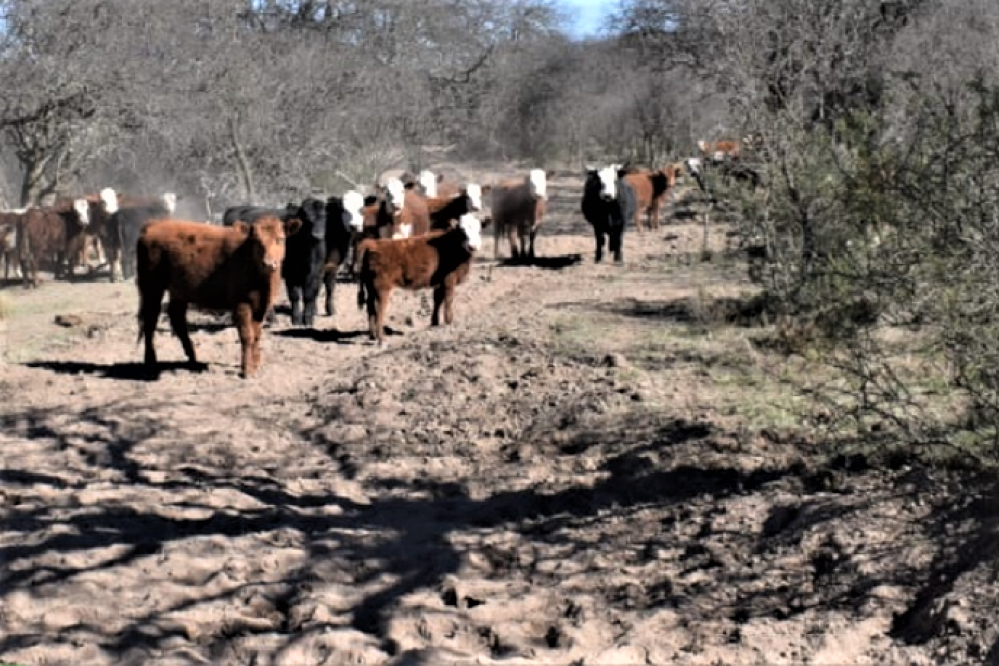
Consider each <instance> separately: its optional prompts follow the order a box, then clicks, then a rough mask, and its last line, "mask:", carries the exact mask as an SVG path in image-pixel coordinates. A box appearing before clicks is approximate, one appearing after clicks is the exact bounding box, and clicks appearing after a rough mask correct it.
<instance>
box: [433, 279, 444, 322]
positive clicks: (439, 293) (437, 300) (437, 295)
mask: <svg viewBox="0 0 999 666" xmlns="http://www.w3.org/2000/svg"><path fill="white" fill-rule="evenodd" d="M446 299H447V287H446V286H445V285H443V284H439V285H437V286H436V287H434V312H433V314H432V315H430V325H431V326H440V323H441V306H442V305H444V301H445V300H446ZM444 318H445V319H447V312H446V311H445V313H444Z"/></svg>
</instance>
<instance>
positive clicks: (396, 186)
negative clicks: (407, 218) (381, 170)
mask: <svg viewBox="0 0 999 666" xmlns="http://www.w3.org/2000/svg"><path fill="white" fill-rule="evenodd" d="M405 201H406V186H405V185H403V184H402V181H401V180H399V179H398V178H392V179H390V180H389V182H388V183H386V184H385V209H386V210H387V211H388V212H389V213H391V214H392V215H398V214H399V213H401V212H402V206H403V204H404V203H405Z"/></svg>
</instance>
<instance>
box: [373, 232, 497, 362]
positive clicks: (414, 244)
mask: <svg viewBox="0 0 999 666" xmlns="http://www.w3.org/2000/svg"><path fill="white" fill-rule="evenodd" d="M481 229H482V225H481V222H480V221H479V218H478V217H476V216H475V215H473V214H471V213H467V214H465V215H463V216H462V217H461V219H460V220H459V221H458V224H457V226H455V227H453V228H451V229H448V230H446V231H432V232H430V233H427V234H424V235H422V236H415V237H413V238H401V239H366V240H364V241H362V242H361V243H360V245H359V246H358V248H357V251H358V255H359V258H360V259H359V263H360V274H359V277H358V287H357V307H358V309H361V308H364V307H365V305H366V306H367V311H368V333H369V335H370V337H371V339H372V340H375V341H376V342H377V343H378V344H379V345H381V344H382V343H383V341H384V333H385V330H384V328H385V327H384V322H385V316H386V314H387V313H388V306H389V302H390V299H391V296H392V291H393V290H394V289H395V288H397V287H400V288H403V289H408V290H412V291H415V290H421V289H433V290H434V309H433V314H432V315H431V318H430V325H431V326H438V325H440V310H441V306H442V305H443V306H444V323H445V324H448V325H450V324H452V323H453V322H454V295H455V288H456V287H457V285H459V284H461V283H462V282H464V281H465V280H466V279H467V278H468V273H469V271H470V270H471V264H472V257H473V256H474V255H475V252H476V251H477V250H478V249H479V247H480V246H481V244H482V234H481Z"/></svg>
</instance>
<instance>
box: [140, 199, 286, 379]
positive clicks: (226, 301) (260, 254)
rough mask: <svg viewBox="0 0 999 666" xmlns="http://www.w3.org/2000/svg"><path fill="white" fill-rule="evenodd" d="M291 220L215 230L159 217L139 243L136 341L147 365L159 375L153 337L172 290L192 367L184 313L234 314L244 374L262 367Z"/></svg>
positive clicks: (176, 326) (170, 310) (172, 312)
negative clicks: (266, 323)
mask: <svg viewBox="0 0 999 666" xmlns="http://www.w3.org/2000/svg"><path fill="white" fill-rule="evenodd" d="M301 224H302V223H301V222H300V221H299V220H297V219H291V220H289V221H288V222H287V223H283V222H282V221H281V220H280V219H278V218H277V217H265V218H261V219H260V220H258V221H257V222H255V223H254V224H252V225H248V224H246V223H245V222H236V223H235V224H234V225H233V226H231V227H217V226H213V225H209V224H204V223H202V222H189V221H186V220H171V219H154V220H150V222H149V223H148V224H147V225H146V226H145V227H144V228H143V230H142V234H141V235H140V236H139V240H138V243H137V245H136V283H137V285H138V288H139V321H140V323H141V328H140V330H139V339H140V340H141V339H142V338H143V337H144V338H145V342H146V349H145V352H146V353H145V364H146V366H147V368H149V369H150V370H153V371H155V366H156V349H155V348H154V346H153V335H154V334H155V333H156V322H157V321H158V320H159V316H160V308H161V307H162V301H163V294H165V293H167V292H169V294H170V304H169V306H168V307H167V314H168V315H169V317H170V327H171V328H172V329H173V332H174V335H176V336H177V337H178V338H180V344H181V345H182V346H183V348H184V353H185V354H186V355H187V360H188V362H189V363H190V364H191V365H192V366H195V367H197V366H198V361H197V357H196V355H195V353H194V344H193V343H192V342H191V336H190V335H189V334H188V331H187V307H188V305H195V306H198V307H201V308H204V309H207V310H229V311H231V312H232V315H233V316H232V318H233V321H234V322H235V323H236V327H237V328H238V330H239V342H240V347H241V360H240V373H239V374H240V376H241V377H250V376H252V375H253V374H254V372H256V370H257V368H259V367H260V356H261V355H260V336H261V334H262V332H263V321H264V317H265V315H266V314H267V311H268V310H269V309H270V308H271V307H272V306H273V304H274V299H275V298H276V297H277V294H278V290H279V289H280V286H281V262H282V261H283V260H284V254H285V237H286V235H287V234H293V233H295V232H296V231H298V229H299V228H300V227H301Z"/></svg>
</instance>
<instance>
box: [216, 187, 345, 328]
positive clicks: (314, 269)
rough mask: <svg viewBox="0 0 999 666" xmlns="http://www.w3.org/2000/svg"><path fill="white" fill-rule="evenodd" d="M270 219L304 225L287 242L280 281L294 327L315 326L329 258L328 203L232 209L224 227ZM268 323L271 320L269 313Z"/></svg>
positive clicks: (311, 201)
mask: <svg viewBox="0 0 999 666" xmlns="http://www.w3.org/2000/svg"><path fill="white" fill-rule="evenodd" d="M271 216H273V217H277V218H278V219H280V220H281V221H283V222H284V223H285V224H287V223H289V222H290V221H291V220H293V219H297V220H299V221H300V222H301V223H302V226H301V228H300V229H299V231H298V233H296V234H294V235H293V236H289V237H288V240H287V241H286V243H287V247H286V248H285V255H284V261H283V262H281V278H282V279H283V280H284V286H285V290H286V291H287V292H288V300H289V301H290V302H291V323H292V325H293V326H312V325H313V324H314V323H315V318H316V299H318V298H319V288H320V285H321V284H322V276H323V265H324V262H325V259H326V203H325V202H324V201H321V200H319V199H313V198H309V199H306V200H305V201H303V202H302V203H301V204H298V205H296V204H293V203H289V204H288V205H286V206H285V207H284V208H264V207H260V206H232V207H230V208H227V209H226V211H225V213H224V214H223V215H222V224H224V225H225V226H227V227H228V226H232V225H233V224H234V223H235V222H236V221H237V220H242V221H243V222H246V223H248V224H253V223H255V222H256V221H257V220H260V219H262V218H265V217H271ZM268 320H272V317H271V315H270V313H268Z"/></svg>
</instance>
